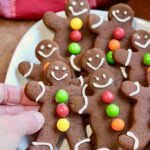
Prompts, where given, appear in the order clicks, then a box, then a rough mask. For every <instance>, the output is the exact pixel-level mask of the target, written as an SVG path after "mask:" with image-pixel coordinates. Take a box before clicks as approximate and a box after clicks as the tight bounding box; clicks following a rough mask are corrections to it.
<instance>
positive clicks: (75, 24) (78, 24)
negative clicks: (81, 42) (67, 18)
mask: <svg viewBox="0 0 150 150" xmlns="http://www.w3.org/2000/svg"><path fill="white" fill-rule="evenodd" d="M82 26H83V22H82V20H81V19H80V18H73V19H72V20H71V22H70V27H71V28H72V29H74V30H80V29H81V28H82Z"/></svg>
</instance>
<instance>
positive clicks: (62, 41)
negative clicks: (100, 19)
mask: <svg viewBox="0 0 150 150" xmlns="http://www.w3.org/2000/svg"><path fill="white" fill-rule="evenodd" d="M65 13H66V15H67V18H62V17H60V16H58V15H56V14H55V13H53V12H47V13H45V15H44V17H43V21H44V23H45V25H46V26H47V27H48V28H49V29H52V30H54V31H55V37H54V41H56V42H57V43H58V45H59V46H60V52H61V54H62V56H70V53H71V54H79V53H80V52H81V51H84V50H86V49H89V48H92V47H93V43H94V39H95V38H94V37H95V35H94V33H91V31H89V29H88V27H87V26H88V18H89V13H90V6H89V4H88V1H87V0H68V1H67V3H66V5H65Z"/></svg>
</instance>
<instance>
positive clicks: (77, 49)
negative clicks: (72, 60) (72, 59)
mask: <svg viewBox="0 0 150 150" xmlns="http://www.w3.org/2000/svg"><path fill="white" fill-rule="evenodd" d="M68 50H69V52H70V53H71V54H73V55H77V54H79V53H80V52H81V47H80V45H79V44H78V43H75V42H73V43H71V44H70V45H69V46H68Z"/></svg>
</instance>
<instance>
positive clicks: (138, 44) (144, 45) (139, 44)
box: [135, 39, 150, 48]
mask: <svg viewBox="0 0 150 150" xmlns="http://www.w3.org/2000/svg"><path fill="white" fill-rule="evenodd" d="M135 44H136V45H137V46H139V47H141V48H147V47H148V46H149V44H150V39H149V40H148V41H147V42H146V43H145V44H141V43H139V42H137V41H135Z"/></svg>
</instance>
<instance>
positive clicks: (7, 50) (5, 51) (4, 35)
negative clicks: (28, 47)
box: [0, 0, 150, 82]
mask: <svg viewBox="0 0 150 150" xmlns="http://www.w3.org/2000/svg"><path fill="white" fill-rule="evenodd" d="M128 4H129V5H130V6H131V7H132V8H133V9H134V10H135V14H136V16H137V17H141V18H143V19H147V20H149V21H150V0H144V1H141V0H129V1H128ZM33 23H34V22H24V21H9V20H4V19H0V82H4V80H5V76H6V72H7V68H8V65H9V62H10V60H11V57H12V54H13V52H14V50H15V48H16V46H17V44H18V42H19V41H20V39H21V37H22V36H23V35H24V33H25V32H26V31H27V30H28V29H29V28H30V27H31V26H32V25H33Z"/></svg>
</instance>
